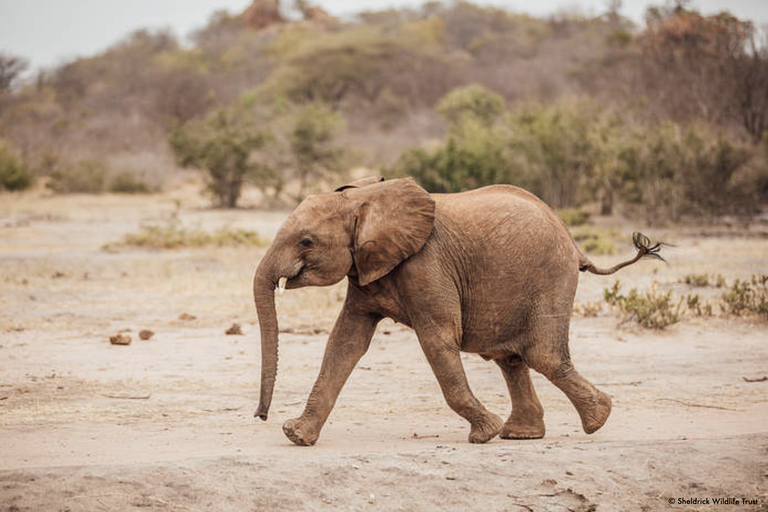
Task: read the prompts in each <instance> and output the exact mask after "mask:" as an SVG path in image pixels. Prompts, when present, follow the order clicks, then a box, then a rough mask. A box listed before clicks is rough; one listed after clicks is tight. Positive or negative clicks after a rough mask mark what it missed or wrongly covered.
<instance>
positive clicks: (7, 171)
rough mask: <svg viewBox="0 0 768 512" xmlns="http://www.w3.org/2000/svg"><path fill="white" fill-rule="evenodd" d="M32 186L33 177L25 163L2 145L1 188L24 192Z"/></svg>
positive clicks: (0, 146)
mask: <svg viewBox="0 0 768 512" xmlns="http://www.w3.org/2000/svg"><path fill="white" fill-rule="evenodd" d="M31 184H32V176H31V175H30V174H29V171H28V170H27V167H26V166H25V165H24V163H23V162H22V161H21V160H20V159H19V158H18V157H17V156H16V155H14V154H13V153H11V152H10V151H9V150H8V149H6V147H5V146H4V145H3V144H2V143H0V188H2V189H5V190H24V189H25V188H29V186H30V185H31Z"/></svg>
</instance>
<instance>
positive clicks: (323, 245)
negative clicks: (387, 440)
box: [253, 178, 435, 420]
mask: <svg viewBox="0 0 768 512" xmlns="http://www.w3.org/2000/svg"><path fill="white" fill-rule="evenodd" d="M434 218H435V203H434V201H433V200H432V198H431V197H430V196H429V194H428V193H427V192H426V191H425V190H424V189H423V188H421V187H419V186H418V185H416V183H415V182H414V181H413V180H412V179H410V178H408V179H399V180H392V181H386V182H384V181H383V180H382V179H381V178H367V179H364V180H358V181H356V182H353V183H350V184H347V185H344V186H342V187H339V188H338V189H336V191H334V192H332V193H327V194H318V195H314V196H310V197H308V198H307V199H306V200H304V202H302V203H301V204H300V205H299V206H298V207H297V208H296V209H295V210H294V211H293V213H291V215H290V216H289V217H288V219H287V220H286V221H285V223H284V224H283V226H282V227H281V228H280V230H279V231H278V233H277V235H276V237H275V240H274V242H272V245H271V246H270V248H269V250H268V251H267V253H266V255H265V256H264V258H263V259H262V260H261V263H260V264H259V267H258V269H257V270H256V275H255V276H254V280H253V297H254V302H255V303H256V310H257V312H258V316H259V325H260V328H261V354H262V355H261V358H262V360H261V391H260V397H259V407H258V409H257V410H256V414H255V416H256V417H258V418H261V419H262V420H266V419H267V414H268V412H269V406H270V403H271V401H272V392H273V391H274V385H275V378H276V376H277V349H278V324H277V314H276V311H275V302H274V301H275V289H276V288H277V289H278V292H279V293H282V291H283V290H284V289H286V288H288V289H291V288H301V287H303V286H328V285H332V284H335V283H338V282H339V281H341V280H342V279H344V277H345V276H353V277H354V278H356V279H357V281H358V283H359V285H360V286H365V285H367V284H369V283H371V282H373V281H376V280H377V279H380V278H381V277H383V276H385V275H386V274H388V273H389V272H390V271H392V270H393V269H394V268H395V267H397V266H398V265H399V264H400V263H401V262H402V261H403V260H405V259H407V258H408V257H410V256H412V255H413V254H415V253H417V252H418V251H419V250H421V248H422V247H423V246H424V244H425V243H426V241H427V238H428V237H429V235H430V233H431V232H432V226H433V224H434Z"/></svg>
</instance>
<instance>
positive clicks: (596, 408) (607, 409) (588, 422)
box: [579, 390, 611, 434]
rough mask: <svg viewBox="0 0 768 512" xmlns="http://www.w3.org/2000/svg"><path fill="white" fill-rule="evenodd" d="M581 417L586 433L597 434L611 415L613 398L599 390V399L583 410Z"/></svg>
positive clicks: (580, 412) (580, 413)
mask: <svg viewBox="0 0 768 512" xmlns="http://www.w3.org/2000/svg"><path fill="white" fill-rule="evenodd" d="M585 409H586V410H585ZM579 415H580V416H581V426H582V427H584V432H586V433H587V434H591V433H593V432H597V430H598V429H599V428H600V427H602V426H603V425H604V424H605V422H606V420H608V416H610V415H611V397H610V396H608V395H607V394H605V393H603V392H602V391H599V390H598V391H597V398H596V399H595V400H594V401H593V402H592V403H591V404H589V406H586V407H584V408H582V409H581V410H580V411H579Z"/></svg>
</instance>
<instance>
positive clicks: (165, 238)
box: [104, 220, 267, 250]
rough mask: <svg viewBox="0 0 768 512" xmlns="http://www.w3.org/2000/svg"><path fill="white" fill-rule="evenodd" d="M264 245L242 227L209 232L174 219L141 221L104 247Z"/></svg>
mask: <svg viewBox="0 0 768 512" xmlns="http://www.w3.org/2000/svg"><path fill="white" fill-rule="evenodd" d="M265 245H267V242H266V241H264V240H263V239H262V238H261V237H260V236H259V234H258V233H256V232H255V231H249V230H245V229H231V228H221V229H219V230H217V231H215V232H213V233H208V232H207V231H203V230H202V229H199V228H195V229H191V228H185V227H183V226H181V224H180V223H179V222H178V221H176V220H171V221H169V222H168V223H167V224H165V225H157V224H145V225H142V226H141V227H140V228H139V232H138V233H128V234H126V235H125V236H124V237H123V240H122V241H121V242H117V243H112V244H107V245H105V246H104V249H105V250H111V249H116V248H119V247H126V246H132V247H143V248H150V249H182V248H197V247H207V246H215V247H237V246H256V247H263V246H265Z"/></svg>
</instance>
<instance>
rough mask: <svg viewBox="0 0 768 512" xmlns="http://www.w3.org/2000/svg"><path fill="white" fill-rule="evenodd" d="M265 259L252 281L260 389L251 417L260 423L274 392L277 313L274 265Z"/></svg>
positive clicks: (264, 418) (265, 415)
mask: <svg viewBox="0 0 768 512" xmlns="http://www.w3.org/2000/svg"><path fill="white" fill-rule="evenodd" d="M268 256H269V255H268ZM268 259H271V258H268V257H265V258H264V260H263V261H262V263H261V265H259V268H258V270H257V271H256V275H255V276H254V278H253V300H254V302H255V303H256V312H257V313H258V315H259V328H260V329H261V390H260V395H259V407H258V409H256V413H255V414H254V416H255V417H257V418H261V419H262V420H264V421H266V419H267V415H268V413H269V406H270V404H271V403H272V393H273V391H274V389H275V379H276V377H277V344H278V340H277V335H278V325H277V311H276V310H275V284H276V281H277V278H276V276H275V272H274V270H273V269H274V265H270V264H269V261H268Z"/></svg>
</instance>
